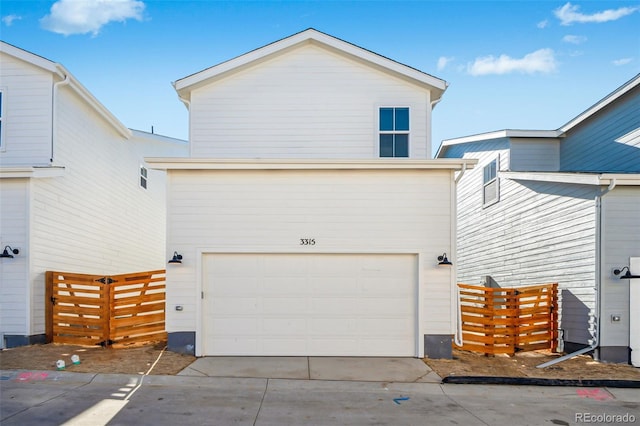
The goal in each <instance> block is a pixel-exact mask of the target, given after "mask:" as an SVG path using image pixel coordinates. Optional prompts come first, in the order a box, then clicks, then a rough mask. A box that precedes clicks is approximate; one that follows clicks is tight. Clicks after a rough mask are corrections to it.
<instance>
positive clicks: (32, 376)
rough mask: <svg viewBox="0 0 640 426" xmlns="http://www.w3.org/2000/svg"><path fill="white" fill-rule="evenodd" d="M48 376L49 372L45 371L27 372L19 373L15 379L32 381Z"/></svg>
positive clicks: (17, 380)
mask: <svg viewBox="0 0 640 426" xmlns="http://www.w3.org/2000/svg"><path fill="white" fill-rule="evenodd" d="M47 377H49V373H44V372H38V373H32V372H26V373H20V374H19V375H18V377H16V379H15V381H16V382H32V381H36V380H45V379H46V378H47Z"/></svg>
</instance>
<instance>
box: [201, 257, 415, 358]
mask: <svg viewBox="0 0 640 426" xmlns="http://www.w3.org/2000/svg"><path fill="white" fill-rule="evenodd" d="M417 282H418V279H417V256H415V255H377V254H376V255H371V254H362V255H351V254H208V255H205V256H204V259H203V287H204V299H203V309H202V313H203V318H202V328H201V330H202V333H203V334H202V339H201V344H202V346H203V348H202V353H203V355H281V356H282V355H290V356H304V355H315V356H323V355H324V356H415V355H416V349H415V348H416V323H417V316H416V311H417V309H416V306H417Z"/></svg>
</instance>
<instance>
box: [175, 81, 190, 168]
mask: <svg viewBox="0 0 640 426" xmlns="http://www.w3.org/2000/svg"><path fill="white" fill-rule="evenodd" d="M175 87H176V86H175V83H174V85H173V88H174V89H175ZM178 99H180V101H182V103H183V104H184V106H186V107H187V111H188V112H189V133H188V134H187V138H188V139H189V140H188V142H189V157H191V154H192V152H191V146H192V145H191V101H189V100H187V99H185V98H183V97H182V96H180V93H178Z"/></svg>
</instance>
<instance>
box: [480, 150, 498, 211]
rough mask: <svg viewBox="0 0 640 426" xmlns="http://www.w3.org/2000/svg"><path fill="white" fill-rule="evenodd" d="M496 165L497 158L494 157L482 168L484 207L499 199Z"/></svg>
mask: <svg viewBox="0 0 640 426" xmlns="http://www.w3.org/2000/svg"><path fill="white" fill-rule="evenodd" d="M498 166H499V163H498V158H496V159H494V160H493V161H491V162H490V163H489V164H487V165H486V166H484V168H483V169H482V173H483V177H482V204H483V205H484V206H485V207H486V206H489V205H491V204H494V203H497V202H498V201H499V200H500V185H499V181H498Z"/></svg>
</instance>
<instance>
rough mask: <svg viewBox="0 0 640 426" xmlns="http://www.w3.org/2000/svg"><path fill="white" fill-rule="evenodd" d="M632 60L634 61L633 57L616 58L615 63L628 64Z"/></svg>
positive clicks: (618, 64) (617, 64)
mask: <svg viewBox="0 0 640 426" xmlns="http://www.w3.org/2000/svg"><path fill="white" fill-rule="evenodd" d="M631 61H633V58H622V59H616V60H615V61H613V65H616V66H621V65H627V64H628V63H631Z"/></svg>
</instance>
